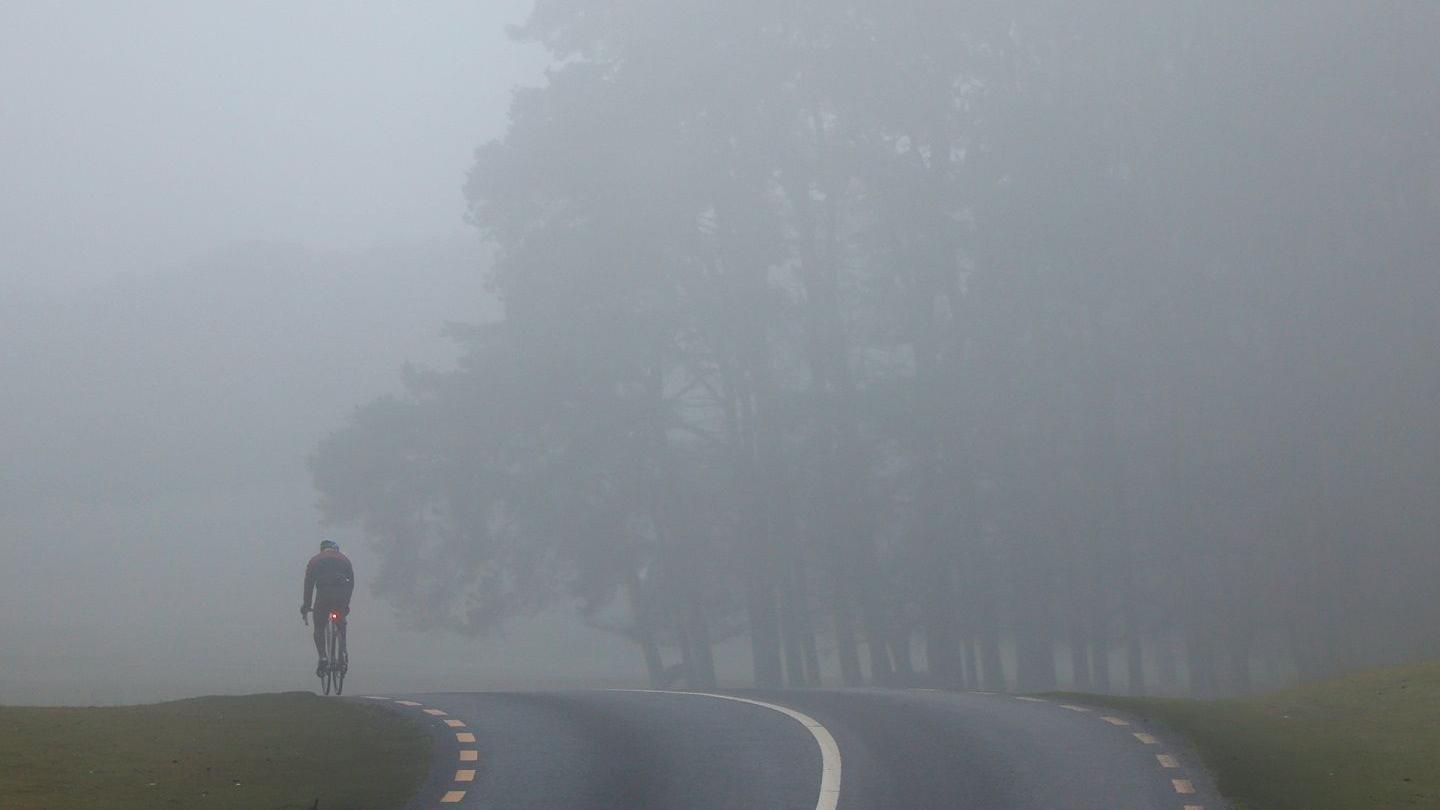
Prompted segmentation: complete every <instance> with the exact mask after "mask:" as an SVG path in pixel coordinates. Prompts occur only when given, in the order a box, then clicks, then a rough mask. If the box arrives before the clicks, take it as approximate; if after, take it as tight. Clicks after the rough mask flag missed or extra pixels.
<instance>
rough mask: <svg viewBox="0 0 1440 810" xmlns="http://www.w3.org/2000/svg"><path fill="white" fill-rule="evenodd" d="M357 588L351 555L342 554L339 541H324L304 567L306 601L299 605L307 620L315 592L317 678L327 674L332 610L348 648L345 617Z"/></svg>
mask: <svg viewBox="0 0 1440 810" xmlns="http://www.w3.org/2000/svg"><path fill="white" fill-rule="evenodd" d="M354 590H355V568H354V566H352V565H351V564H350V558H349V557H346V556H345V555H344V554H341V553H340V544H339V543H336V542H335V541H334V540H322V541H321V542H320V553H319V554H316V555H315V556H314V557H311V558H310V562H309V563H308V564H307V565H306V566H305V601H304V602H303V603H302V604H301V605H300V618H301V619H305V618H306V616H307V614H309V613H310V609H311V608H310V605H311V599H310V596H311V593H312V592H313V593H314V596H315V599H314V605H315V608H314V609H315V651H316V652H317V653H319V656H320V663H318V664H316V666H315V676H316V677H322V678H323V677H324V676H325V622H326V621H328V619H329V613H330V611H332V610H334V611H339V613H340V628H339V630H340V648H341V650H344V649H345V617H346V616H349V615H350V594H351V592H352V591H354ZM337 663H338V662H337Z"/></svg>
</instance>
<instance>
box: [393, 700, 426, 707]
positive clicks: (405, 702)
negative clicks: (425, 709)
mask: <svg viewBox="0 0 1440 810" xmlns="http://www.w3.org/2000/svg"><path fill="white" fill-rule="evenodd" d="M395 702H396V703H399V704H400V705H401V706H419V705H421V704H419V703H416V702H415V701H413V700H397V701H395Z"/></svg>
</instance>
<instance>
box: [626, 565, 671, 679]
mask: <svg viewBox="0 0 1440 810" xmlns="http://www.w3.org/2000/svg"><path fill="white" fill-rule="evenodd" d="M642 587H643V586H642V584H641V582H640V576H639V575H638V574H637V573H636V572H635V569H634V568H633V567H632V568H631V569H630V570H629V571H628V572H627V574H626V578H625V592H626V594H627V595H628V596H629V598H630V615H631V617H632V620H633V621H634V623H635V640H636V642H637V643H638V644H639V645H640V652H641V654H642V655H644V656H645V674H646V675H647V676H648V678H649V681H650V688H651V689H664V688H665V662H664V660H663V659H661V657H660V647H659V645H657V644H656V643H655V626H654V621H655V619H654V616H653V615H652V613H651V611H650V610H649V600H648V599H646V598H645V597H644V595H643V594H642V593H641V588H642Z"/></svg>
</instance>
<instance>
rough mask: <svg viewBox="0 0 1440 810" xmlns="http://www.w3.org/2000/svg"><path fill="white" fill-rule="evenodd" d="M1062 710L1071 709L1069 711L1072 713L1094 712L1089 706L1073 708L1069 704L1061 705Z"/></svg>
mask: <svg viewBox="0 0 1440 810" xmlns="http://www.w3.org/2000/svg"><path fill="white" fill-rule="evenodd" d="M1060 708H1062V709H1069V710H1070V711H1072V712H1091V711H1094V709H1091V708H1090V707H1089V706H1072V705H1070V704H1069V703H1061V704H1060Z"/></svg>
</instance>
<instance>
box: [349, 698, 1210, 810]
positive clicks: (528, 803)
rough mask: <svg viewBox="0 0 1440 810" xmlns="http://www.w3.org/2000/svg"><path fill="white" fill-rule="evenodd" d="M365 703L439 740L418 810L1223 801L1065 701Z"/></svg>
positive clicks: (1049, 808) (1137, 809) (1158, 807)
mask: <svg viewBox="0 0 1440 810" xmlns="http://www.w3.org/2000/svg"><path fill="white" fill-rule="evenodd" d="M363 699H365V700H368V701H374V702H379V703H381V704H382V705H385V706H388V707H390V708H391V709H393V710H394V711H397V712H402V713H407V714H410V715H413V716H414V717H416V718H417V719H419V720H421V721H423V722H425V723H427V724H429V726H430V727H431V729H432V731H433V733H434V734H435V735H436V743H437V744H436V746H435V759H434V762H433V764H432V767H431V772H430V777H429V780H428V781H427V783H426V785H425V786H424V788H423V789H422V791H421V792H420V794H418V795H417V797H416V799H415V801H414V802H413V803H412V804H411V807H412V808H417V809H418V808H426V809H427V810H428V808H443V807H466V808H497V809H498V808H505V810H539V809H540V808H545V810H581V809H582V808H583V809H584V810H622V809H623V810H640V809H641V808H667V809H669V808H691V809H692V810H722V809H724V810H729V809H731V808H734V810H742V809H744V810H753V809H754V808H776V809H777V810H880V809H881V808H884V809H885V810H890V809H891V808H907V809H908V810H932V808H933V809H934V810H939V809H940V808H945V810H1022V809H1023V810H1042V809H1043V810H1101V808H1104V810H1187V808H1204V810H1222V809H1223V808H1225V807H1227V805H1226V804H1225V803H1224V802H1222V801H1221V800H1220V799H1219V797H1218V794H1217V793H1216V792H1215V790H1214V789H1213V787H1212V785H1211V784H1210V781H1209V779H1208V778H1207V777H1206V776H1205V774H1204V773H1203V772H1202V771H1201V770H1200V769H1199V767H1198V761H1197V759H1196V757H1195V756H1194V754H1193V753H1191V752H1190V751H1189V750H1188V749H1187V748H1186V747H1185V745H1184V742H1183V741H1182V740H1179V739H1176V738H1174V737H1172V736H1170V735H1169V734H1168V733H1167V732H1165V731H1164V730H1163V729H1156V728H1149V727H1146V726H1144V725H1143V724H1141V723H1140V722H1139V721H1138V720H1135V719H1134V718H1130V717H1126V716H1123V715H1118V714H1116V713H1113V712H1111V711H1109V710H1105V709H1095V708H1089V707H1085V706H1078V705H1074V704H1065V703H1063V702H1061V701H1059V700H1055V699H1035V698H1017V697H1015V696H1011V695H1001V694H989V693H978V692H938V691H929V690H880V689H874V690H869V689H865V690H815V691H789V692H769V693H767V692H749V691H747V692H735V693H725V694H724V695H709V694H691V693H673V692H625V691H598V690H597V691H571V692H530V693H527V692H508V693H491V692H481V693H444V694H426V695H411V696H405V695H385V696H371V697H368V698H363Z"/></svg>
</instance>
